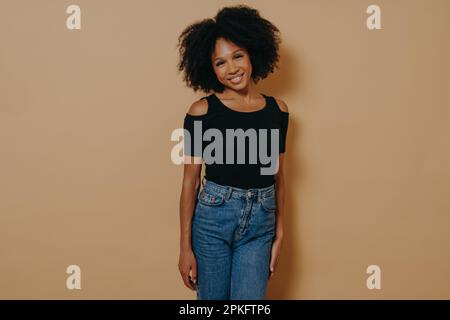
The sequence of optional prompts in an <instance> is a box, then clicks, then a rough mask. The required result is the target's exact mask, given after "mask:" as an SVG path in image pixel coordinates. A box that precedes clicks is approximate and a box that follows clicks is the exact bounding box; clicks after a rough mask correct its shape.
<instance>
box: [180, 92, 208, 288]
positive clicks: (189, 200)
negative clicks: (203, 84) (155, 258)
mask: <svg viewBox="0 0 450 320" xmlns="http://www.w3.org/2000/svg"><path fill="white" fill-rule="evenodd" d="M207 107H208V104H207V102H206V101H204V100H199V101H196V102H194V103H193V104H192V105H191V107H190V108H189V111H188V113H189V114H191V115H201V114H204V113H206V111H207ZM201 160H202V159H201V158H200V157H193V156H187V155H185V161H184V172H183V183H182V188H181V195H180V208H179V209H180V257H179V262H178V269H179V271H180V273H181V277H182V279H183V282H184V284H185V285H186V286H187V287H188V288H189V289H191V290H196V280H197V263H196V260H195V256H194V253H193V251H192V242H191V237H192V218H193V215H194V210H195V203H196V198H197V195H198V191H199V188H200V182H201V181H200V174H201V168H202V161H201Z"/></svg>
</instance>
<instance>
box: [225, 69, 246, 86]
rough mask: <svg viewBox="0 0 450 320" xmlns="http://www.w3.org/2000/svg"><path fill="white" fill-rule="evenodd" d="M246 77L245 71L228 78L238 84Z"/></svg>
mask: <svg viewBox="0 0 450 320" xmlns="http://www.w3.org/2000/svg"><path fill="white" fill-rule="evenodd" d="M243 78H244V72H243V73H242V74H240V75H237V76H234V77H232V78H229V79H228V80H229V81H230V82H231V83H233V84H237V83H239V82H241V80H242V79H243Z"/></svg>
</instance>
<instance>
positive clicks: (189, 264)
mask: <svg viewBox="0 0 450 320" xmlns="http://www.w3.org/2000/svg"><path fill="white" fill-rule="evenodd" d="M178 270H180V273H181V277H182V278H183V282H184V284H185V285H186V287H188V288H189V289H191V290H194V291H195V290H197V261H196V260H195V256H194V252H193V251H192V250H180V259H179V262H178ZM191 271H192V273H191ZM190 273H191V274H190Z"/></svg>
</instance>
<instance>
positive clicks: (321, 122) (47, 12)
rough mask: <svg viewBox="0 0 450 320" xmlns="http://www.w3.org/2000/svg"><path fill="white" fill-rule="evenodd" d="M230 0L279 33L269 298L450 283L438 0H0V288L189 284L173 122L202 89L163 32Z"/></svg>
mask: <svg viewBox="0 0 450 320" xmlns="http://www.w3.org/2000/svg"><path fill="white" fill-rule="evenodd" d="M234 4H247V5H249V6H252V7H254V8H256V9H258V10H259V12H260V14H261V15H262V16H263V17H265V18H267V19H269V20H270V21H271V22H273V23H274V24H275V25H276V26H277V27H278V28H279V30H280V31H281V38H282V43H281V46H280V63H279V68H278V69H277V70H276V72H275V73H274V74H271V75H270V76H269V77H268V78H267V79H265V80H263V81H261V82H259V83H258V84H257V88H258V91H259V92H261V93H264V94H267V95H272V96H275V97H278V98H281V99H283V100H284V101H285V102H286V103H287V105H288V106H289V112H290V123H289V131H288V136H287V147H286V150H287V151H286V154H285V157H286V163H285V172H286V205H285V236H284V243H283V249H282V253H281V257H280V262H279V265H278V268H277V272H276V274H275V275H274V277H273V278H272V279H270V282H269V287H268V298H269V299H416V298H424V299H431V298H436V299H449V298H450V233H449V230H450V197H449V195H450V127H449V125H448V124H449V119H450V109H449V106H450V60H449V57H450V37H449V30H450V1H448V0H432V1H426V0H378V1H369V0H367V1H366V0H339V1H328V0H303V1H301V0H298V1H288V0H284V1H272V0H258V1H241V2H236V1H211V0H195V1H174V0H171V1H162V0H161V1H160V0H153V1H143V0H140V1H138V0H133V1H125V0H114V1H112V0H96V1H88V0H78V1H66V0H41V1H31V0H28V1H24V0H20V1H17V0H0V39H1V41H0V164H1V165H0V298H2V299H17V298H19V299H49V298H53V299H55V298H56V299H195V293H194V292H193V291H190V290H188V289H187V288H186V287H185V286H184V284H183V282H182V280H181V277H180V274H179V271H178V266H177V264H178V254H179V199H180V191H181V181H182V175H183V165H182V164H177V163H174V161H173V158H172V156H171V154H172V150H173V148H174V146H175V145H176V144H177V143H178V141H172V139H171V136H172V133H173V132H174V130H176V129H178V128H181V127H182V126H183V118H184V115H185V113H186V112H187V110H188V108H189V106H190V105H191V104H192V102H194V101H195V100H197V99H199V98H201V97H202V96H204V95H205V94H203V93H201V92H196V93H195V92H193V91H192V90H191V89H189V88H187V87H186V86H185V84H184V83H183V81H182V76H181V74H179V73H178V71H177V61H178V51H177V47H176V45H177V38H178V36H179V34H180V32H181V31H182V30H183V29H184V28H185V27H186V26H187V25H189V24H191V23H193V22H196V21H199V20H201V19H204V18H207V17H213V16H214V15H215V14H216V13H217V11H218V10H219V9H220V8H222V7H224V6H229V5H234ZM75 275H76V276H77V277H78V278H77V279H78V280H77V281H76V285H75V286H73V285H71V284H73V283H74V282H73V281H72V280H73V279H71V277H74V276H75Z"/></svg>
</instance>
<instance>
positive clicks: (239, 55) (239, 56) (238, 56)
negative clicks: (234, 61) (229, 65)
mask: <svg viewBox="0 0 450 320" xmlns="http://www.w3.org/2000/svg"><path fill="white" fill-rule="evenodd" d="M242 57H243V55H242V54H238V55H237V56H235V58H242Z"/></svg>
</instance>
